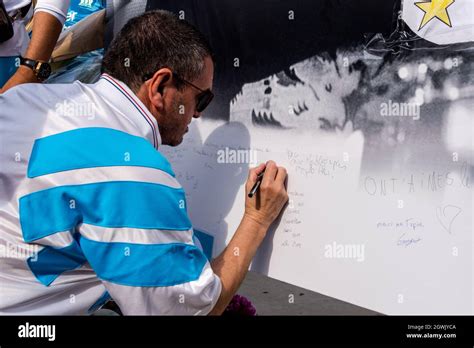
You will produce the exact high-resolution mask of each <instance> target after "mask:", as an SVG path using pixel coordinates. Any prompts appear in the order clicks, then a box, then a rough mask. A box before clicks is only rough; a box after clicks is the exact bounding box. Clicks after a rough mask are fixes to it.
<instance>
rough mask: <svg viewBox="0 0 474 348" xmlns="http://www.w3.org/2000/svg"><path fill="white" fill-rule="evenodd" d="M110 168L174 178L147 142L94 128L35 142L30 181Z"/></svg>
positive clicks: (127, 135)
mask: <svg viewBox="0 0 474 348" xmlns="http://www.w3.org/2000/svg"><path fill="white" fill-rule="evenodd" d="M111 166H140V167H150V168H155V169H160V170H162V171H164V172H166V173H168V174H170V175H171V176H173V177H174V176H175V175H174V173H173V170H172V169H171V165H170V164H169V162H168V160H167V159H166V158H165V157H164V156H163V155H162V154H161V153H159V152H158V151H157V150H156V149H155V148H154V147H153V145H151V144H150V143H149V142H148V141H147V140H146V139H145V138H141V137H137V136H134V135H131V134H128V133H125V132H122V131H119V130H115V129H110V128H100V127H91V128H79V129H75V130H71V131H67V132H63V133H58V134H54V135H50V136H47V137H44V138H40V139H36V140H35V143H34V145H33V150H32V152H31V157H30V161H29V164H28V177H29V178H35V177H38V176H41V175H47V174H52V173H57V172H63V171H67V170H73V169H82V168H93V167H111Z"/></svg>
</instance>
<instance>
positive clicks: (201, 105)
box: [143, 72, 214, 112]
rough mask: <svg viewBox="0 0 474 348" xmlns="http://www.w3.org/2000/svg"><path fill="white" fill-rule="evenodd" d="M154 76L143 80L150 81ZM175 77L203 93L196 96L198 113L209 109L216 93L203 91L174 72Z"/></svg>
mask: <svg viewBox="0 0 474 348" xmlns="http://www.w3.org/2000/svg"><path fill="white" fill-rule="evenodd" d="M152 76H153V75H151V74H147V75H145V76H144V78H143V79H144V81H146V80H148V79H150V78H151V77H152ZM173 76H174V78H175V79H177V80H179V81H182V82H184V83H185V84H187V85H190V86H191V87H194V88H196V89H197V90H198V91H200V92H201V93H199V94H198V95H197V96H196V111H197V112H203V111H204V110H205V109H206V108H207V107H208V105H209V104H210V103H211V101H212V99H213V98H214V93H212V91H211V90H210V89H206V90H203V89H201V88H199V87H198V86H196V85H194V84H192V83H191V82H189V81H187V80H185V79H183V78H182V77H181V76H179V75H178V74H176V73H175V72H173Z"/></svg>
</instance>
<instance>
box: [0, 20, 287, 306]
mask: <svg viewBox="0 0 474 348" xmlns="http://www.w3.org/2000/svg"><path fill="white" fill-rule="evenodd" d="M103 71H104V74H103V75H102V77H101V79H100V80H99V81H98V82H97V83H96V84H93V85H87V84H82V83H80V82H75V83H73V84H71V85H39V84H28V85H23V86H20V87H16V88H13V89H11V90H9V91H8V92H7V93H5V94H4V95H2V96H0V105H1V108H0V110H1V111H0V138H1V140H0V142H1V144H0V161H1V163H2V166H3V169H2V173H1V176H0V180H1V186H0V221H1V224H0V244H3V246H4V248H12V247H13V248H17V249H18V250H20V249H21V250H30V249H31V248H33V247H34V248H33V249H34V250H33V251H34V252H32V253H31V254H28V253H17V256H16V257H14V256H10V257H4V258H2V261H1V268H0V313H1V314H43V315H44V314H86V313H91V312H93V311H94V310H95V309H97V308H99V307H100V305H101V303H103V302H104V301H106V300H107V299H108V298H109V296H111V297H112V298H113V299H114V300H115V301H116V302H117V304H118V305H119V307H120V309H121V311H122V312H123V313H124V314H126V315H127V314H188V315H195V314H220V313H222V312H223V311H224V309H225V308H226V306H227V304H228V303H229V301H230V300H231V298H232V296H233V294H234V293H235V292H236V291H237V289H238V287H239V286H240V284H241V282H242V280H243V278H244V277H245V274H246V272H247V270H248V267H249V264H250V262H251V260H252V258H253V256H254V255H255V253H256V250H257V248H258V246H259V245H260V243H261V242H262V240H263V238H264V237H265V234H266V232H267V230H268V228H269V226H270V224H271V223H272V222H273V221H274V220H275V219H276V217H277V216H278V215H279V213H280V211H281V209H282V208H283V206H284V205H285V203H286V202H287V200H288V195H287V192H286V189H285V184H284V183H285V180H286V170H285V169H284V168H282V167H278V166H277V165H276V164H275V163H274V162H272V161H269V162H267V163H266V164H262V165H260V166H259V167H257V168H254V169H252V170H250V172H249V178H248V181H247V183H246V191H247V192H248V191H249V190H250V189H251V187H252V186H253V184H254V183H255V181H256V180H257V175H258V174H260V173H261V172H263V171H265V174H264V176H263V181H262V184H261V187H260V192H259V196H258V199H255V198H248V197H246V201H245V213H244V216H243V218H242V221H241V223H240V225H239V227H238V229H237V230H236V231H235V234H234V237H233V238H232V240H231V241H230V243H229V245H228V246H227V247H226V248H225V250H224V251H223V252H222V253H221V254H220V255H219V256H218V257H217V258H216V259H214V260H212V261H209V260H207V259H206V257H205V256H204V255H203V253H202V251H201V250H200V248H199V247H198V246H196V244H195V239H194V236H193V229H192V225H191V222H190V221H189V218H188V216H187V212H186V200H185V194H184V191H183V189H182V188H181V186H180V184H179V183H178V182H177V180H176V179H175V177H174V173H173V171H172V169H171V167H170V165H169V163H168V161H167V160H166V159H165V158H164V157H163V156H162V155H161V154H160V152H158V151H157V149H158V147H159V146H160V145H162V144H165V145H171V146H177V145H179V144H180V143H181V142H182V140H183V136H184V135H185V133H186V132H187V129H188V125H189V123H190V122H191V120H192V119H193V118H198V117H200V115H201V113H202V111H203V110H204V109H205V107H206V106H207V105H208V104H209V102H210V101H211V99H212V92H211V89H212V81H213V60H212V53H211V50H210V48H209V45H208V43H207V41H206V40H205V39H204V38H203V37H202V35H201V34H200V33H199V32H198V31H197V30H196V29H195V28H194V27H192V26H191V25H189V24H188V23H186V22H184V21H179V20H178V19H177V18H176V17H174V15H172V14H170V13H168V12H164V11H152V12H147V13H145V14H143V15H142V16H139V17H136V18H133V19H132V20H130V21H129V22H128V23H127V25H125V27H124V28H123V29H122V30H121V32H120V33H119V35H118V36H117V37H116V38H115V40H114V42H113V43H112V44H111V46H110V47H109V50H108V51H107V53H106V54H105V56H104V62H103ZM18 105H21V107H18ZM91 105H92V106H93V107H92V108H91V107H89V108H88V107H87V106H91ZM64 106H67V107H64ZM84 106H86V107H84ZM66 109H67V110H68V112H67V113H65V112H64V110H66ZM71 110H72V112H71ZM74 110H76V112H74ZM84 110H87V112H86V113H84ZM213 199H214V198H213ZM216 199H217V198H216ZM236 248H238V250H239V253H234V251H235V250H236ZM18 255H20V256H18Z"/></svg>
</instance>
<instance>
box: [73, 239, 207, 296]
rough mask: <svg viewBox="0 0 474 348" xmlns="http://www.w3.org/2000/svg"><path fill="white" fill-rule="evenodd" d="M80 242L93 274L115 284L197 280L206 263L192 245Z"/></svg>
mask: <svg viewBox="0 0 474 348" xmlns="http://www.w3.org/2000/svg"><path fill="white" fill-rule="evenodd" d="M79 240H80V244H81V248H82V250H83V252H84V254H85V255H86V257H87V260H88V261H89V263H90V265H91V266H92V268H93V269H94V271H95V272H96V274H97V276H98V277H99V278H100V279H102V280H106V281H109V282H112V283H115V284H119V285H126V286H141V287H163V286H173V285H179V284H183V283H188V282H191V281H194V280H197V279H199V277H200V275H201V272H202V270H203V268H204V266H205V265H206V262H207V259H206V257H205V256H204V254H203V253H202V252H201V250H199V249H198V248H197V247H196V246H194V245H189V244H182V243H171V244H134V243H105V242H98V241H92V240H90V239H87V238H84V237H82V236H81V237H80V239H79Z"/></svg>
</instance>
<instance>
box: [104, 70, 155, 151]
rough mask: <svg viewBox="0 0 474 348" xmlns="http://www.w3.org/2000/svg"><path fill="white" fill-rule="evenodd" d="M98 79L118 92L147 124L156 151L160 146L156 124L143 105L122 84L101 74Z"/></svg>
mask: <svg viewBox="0 0 474 348" xmlns="http://www.w3.org/2000/svg"><path fill="white" fill-rule="evenodd" d="M100 78H101V79H103V80H105V81H107V82H109V83H110V84H111V85H112V86H114V87H115V88H116V89H117V91H118V92H120V93H121V94H122V96H123V97H125V98H126V99H127V100H128V101H129V102H130V103H131V104H132V105H133V107H134V108H135V109H136V110H137V111H138V113H139V114H140V115H141V116H142V117H143V119H144V120H145V121H146V122H147V123H148V125H149V126H150V128H151V131H152V136H153V146H154V147H155V149H157V148H158V146H160V145H161V136H160V132H159V130H158V124H157V123H156V119H155V117H154V116H153V115H152V114H151V113H150V112H149V111H148V109H147V108H146V107H145V105H143V103H142V102H141V101H140V100H139V99H138V98H137V96H136V95H135V94H134V93H133V92H132V90H131V89H130V88H128V87H127V86H126V85H125V84H124V83H123V82H121V81H119V80H117V79H115V78H113V77H112V76H110V75H109V74H105V73H103V74H102V76H101V77H100Z"/></svg>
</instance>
